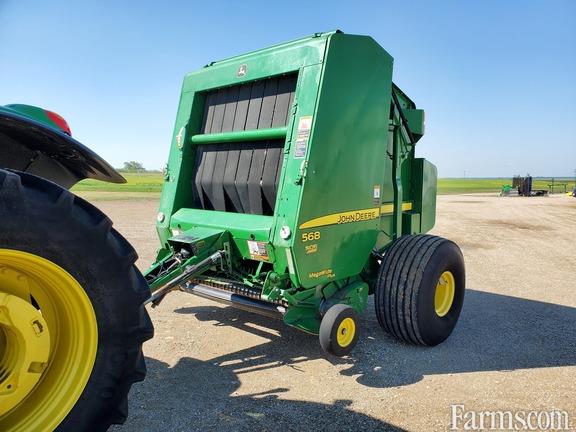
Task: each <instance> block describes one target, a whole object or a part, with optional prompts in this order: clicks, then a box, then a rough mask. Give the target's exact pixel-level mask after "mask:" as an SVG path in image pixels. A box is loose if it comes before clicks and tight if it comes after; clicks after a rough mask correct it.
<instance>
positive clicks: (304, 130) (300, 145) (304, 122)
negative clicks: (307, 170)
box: [294, 116, 312, 159]
mask: <svg viewBox="0 0 576 432" xmlns="http://www.w3.org/2000/svg"><path fill="white" fill-rule="evenodd" d="M311 128H312V116H304V117H300V120H299V121H298V133H297V135H296V145H295V150H294V159H304V158H305V157H306V152H307V150H308V138H310V129H311Z"/></svg>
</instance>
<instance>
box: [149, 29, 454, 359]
mask: <svg viewBox="0 0 576 432" xmlns="http://www.w3.org/2000/svg"><path fill="white" fill-rule="evenodd" d="M392 64H393V59H392V57H391V56H390V55H389V54H388V53H387V52H386V51H385V50H384V49H382V48H381V47H380V46H379V45H378V44H377V43H376V42H375V41H374V40H373V39H372V38H370V37H366V36H354V35H345V34H343V33H341V32H332V33H318V34H314V35H313V36H311V37H307V38H304V39H300V40H296V41H292V42H288V43H285V44H281V45H276V46H273V47H271V48H267V49H263V50H260V51H256V52H253V53H249V54H245V55H241V56H237V57H233V58H231V59H228V60H224V61H218V62H213V63H210V64H209V65H207V66H206V67H204V68H203V69H202V70H200V71H197V72H194V73H191V74H189V75H187V76H186V77H185V79H184V84H183V87H182V94H181V97H180V105H179V108H178V114H177V117H176V125H175V129H174V135H173V140H172V145H171V149H170V158H169V162H168V165H167V168H166V171H165V184H164V188H163V192H162V198H161V203H160V209H159V212H158V215H157V219H158V225H157V229H158V234H159V238H160V243H161V249H160V251H159V253H158V256H157V259H156V262H155V263H154V264H153V265H152V267H151V268H150V270H149V271H148V272H147V274H146V278H147V280H148V282H149V284H150V286H151V288H152V290H154V291H155V293H154V294H153V296H152V298H151V299H150V301H151V302H152V303H154V304H157V303H158V302H160V301H161V300H162V298H163V297H164V296H165V295H166V294H167V293H168V292H170V291H172V290H175V289H179V290H182V291H185V292H189V293H191V294H196V295H199V296H202V297H206V298H209V299H213V300H216V301H219V302H223V303H226V304H230V305H232V306H236V307H239V308H242V309H246V310H249V311H252V312H257V313H261V314H264V315H267V316H270V317H277V318H280V319H282V320H283V321H284V322H285V323H286V324H288V325H290V326H293V327H296V328H299V329H301V330H304V331H306V332H309V333H314V334H318V335H319V338H320V344H321V345H322V347H323V348H324V349H325V350H326V351H327V352H329V353H332V354H336V355H345V354H347V353H348V352H350V350H351V349H352V348H353V347H354V345H355V344H356V342H357V340H358V330H359V326H360V322H359V320H358V315H359V314H360V313H362V312H363V311H364V310H365V309H366V305H367V301H368V296H369V295H370V294H374V295H375V301H374V303H375V306H376V315H377V317H378V321H379V323H380V325H381V326H382V328H383V329H384V330H385V331H387V332H389V333H391V334H393V335H395V336H396V337H398V338H400V339H402V340H404V341H406V342H410V343H414V344H421V345H436V344H438V343H440V342H442V341H443V340H444V339H446V338H447V337H448V336H449V335H450V333H451V332H452V330H453V328H454V326H455V324H456V321H457V319H458V316H459V314H460V310H461V308H462V302H463V299H464V284H465V281H464V264H463V259H462V254H461V252H460V250H459V248H458V247H457V246H456V245H455V244H454V243H453V242H451V241H449V240H445V239H443V238H439V237H435V236H431V235H424V234H423V233H425V232H427V231H429V230H430V229H431V228H432V227H433V226H434V222H435V207H436V168H435V167H434V165H432V164H431V163H430V162H428V161H426V160H425V159H421V158H416V157H415V148H416V146H417V142H418V141H419V140H420V138H421V137H422V136H423V134H424V112H423V111H422V110H420V109H417V108H416V106H415V104H414V102H412V100H410V99H409V98H408V96H406V94H404V93H403V92H402V91H401V90H400V89H399V88H398V87H397V86H395V85H394V84H393V83H392Z"/></svg>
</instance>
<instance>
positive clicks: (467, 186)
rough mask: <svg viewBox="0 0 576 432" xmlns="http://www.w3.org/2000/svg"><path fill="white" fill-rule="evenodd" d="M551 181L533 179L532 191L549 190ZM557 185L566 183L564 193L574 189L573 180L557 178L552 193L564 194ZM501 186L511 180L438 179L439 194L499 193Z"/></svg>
mask: <svg viewBox="0 0 576 432" xmlns="http://www.w3.org/2000/svg"><path fill="white" fill-rule="evenodd" d="M550 183H551V180H550V179H548V178H546V179H540V178H534V179H533V180H532V189H543V190H549V188H548V184H550ZM558 183H567V184H568V185H567V187H566V191H567V192H568V191H571V190H572V188H573V187H574V179H568V178H557V179H556V180H555V184H556V186H555V187H554V193H557V192H564V187H560V186H558ZM503 185H512V179H511V178H441V179H438V193H439V194H443V195H445V194H465V193H480V192H486V193H497V192H500V190H501V189H502V186H503Z"/></svg>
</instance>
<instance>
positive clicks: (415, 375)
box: [96, 195, 576, 432]
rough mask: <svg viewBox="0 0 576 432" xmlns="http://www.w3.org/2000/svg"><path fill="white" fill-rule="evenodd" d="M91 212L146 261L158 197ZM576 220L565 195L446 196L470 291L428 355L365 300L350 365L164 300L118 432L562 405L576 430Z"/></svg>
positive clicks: (213, 308) (359, 423)
mask: <svg viewBox="0 0 576 432" xmlns="http://www.w3.org/2000/svg"><path fill="white" fill-rule="evenodd" d="M96 204H97V205H98V206H99V207H101V208H102V209H103V210H104V211H105V212H106V213H107V214H108V215H109V216H110V217H111V218H112V219H113V221H114V222H115V226H116V228H117V229H118V230H119V231H120V232H122V233H123V234H124V235H125V236H126V237H127V238H128V239H129V240H130V241H131V242H132V243H133V244H134V245H135V246H136V248H137V249H138V251H139V253H140V256H141V260H140V263H139V264H140V266H141V267H142V268H145V267H146V266H147V265H148V264H150V262H151V261H152V259H153V257H154V251H155V248H156V245H157V242H156V237H155V232H154V220H155V213H156V204H157V203H156V201H155V200H130V201H122V200H115V201H113V202H112V201H99V202H96ZM575 223H576V199H571V198H568V197H566V196H552V197H548V198H497V197H489V196H482V195H459V196H455V195H453V196H440V197H439V203H438V220H437V225H436V227H435V229H434V231H433V233H434V234H438V235H441V236H445V237H447V238H450V239H452V240H454V241H456V242H457V243H458V244H459V245H460V246H461V248H462V250H463V252H464V256H465V259H466V266H467V287H468V290H467V294H466V299H465V302H464V309H463V312H462V316H461V319H460V322H459V324H458V326H457V327H456V330H455V331H454V333H453V334H452V336H451V338H450V339H449V340H448V341H447V342H445V343H444V344H442V345H440V346H438V347H436V348H428V349H427V348H420V347H412V346H408V345H404V344H401V343H398V342H396V341H394V340H393V339H391V338H390V337H388V336H386V335H385V334H384V333H383V332H382V331H381V330H380V329H379V327H378V323H377V321H376V317H375V315H374V312H373V306H372V304H371V305H370V307H369V309H368V313H366V314H365V316H364V318H363V325H364V332H363V335H362V337H361V340H360V342H359V344H358V346H357V348H356V349H355V351H354V353H353V357H352V358H347V359H335V358H327V357H326V356H325V355H324V354H323V353H322V351H321V349H320V346H319V344H318V342H317V339H316V337H314V336H310V335H306V334H304V333H301V332H298V331H296V330H293V329H290V328H288V327H286V326H284V325H283V324H282V323H281V322H274V321H268V320H267V319H265V318H262V317H259V316H256V315H252V314H249V313H245V312H241V311H237V310H234V309H231V308H226V307H221V306H219V305H216V304H214V303H211V302H209V301H205V300H203V299H199V298H196V297H192V296H189V295H186V294H181V293H176V294H172V295H170V296H169V297H168V298H167V299H166V300H165V301H164V303H162V304H161V306H160V307H158V308H157V309H154V310H152V311H151V316H152V320H153V321H154V325H155V328H156V337H155V338H154V339H153V340H152V341H149V342H147V343H146V345H145V350H144V351H145V354H146V357H147V364H148V377H147V379H146V381H145V382H144V383H141V384H138V385H136V386H134V388H133V390H132V392H131V399H130V416H129V419H128V421H127V422H126V424H125V425H124V426H122V427H116V428H113V430H114V431H116V432H128V431H195V430H198V431H209V430H210V431H211V430H226V431H235V430H242V431H243V430H246V431H248V430H265V431H272V430H284V431H286V430H294V431H304V430H331V431H340V430H346V431H348V430H349V431H359V430H385V429H388V428H390V429H405V430H448V429H449V428H450V413H451V408H450V406H451V404H464V405H465V408H466V410H468V409H470V410H511V411H517V410H533V409H534V410H550V409H553V408H555V409H561V410H566V411H568V412H569V413H570V416H571V421H572V425H573V426H572V427H576V272H575V270H576V241H575Z"/></svg>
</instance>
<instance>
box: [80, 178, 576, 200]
mask: <svg viewBox="0 0 576 432" xmlns="http://www.w3.org/2000/svg"><path fill="white" fill-rule="evenodd" d="M123 176H124V177H125V178H126V180H127V181H128V183H126V184H114V183H103V182H100V181H97V180H83V181H81V182H80V183H78V184H77V185H76V186H74V188H72V191H73V192H75V193H78V194H79V195H82V196H85V197H87V198H98V197H100V198H106V199H114V198H116V199H120V198H121V199H137V198H142V197H146V196H147V195H146V194H151V195H150V196H149V197H150V198H152V197H155V196H157V195H159V194H160V192H161V191H162V183H163V181H164V179H163V177H162V174H161V173H158V172H153V173H123ZM549 183H550V179H539V178H538V179H534V181H533V185H532V188H533V189H545V190H548V184H549ZM558 183H568V186H567V191H571V190H572V188H573V187H574V179H567V178H563V179H562V178H557V179H556V184H558ZM510 184H512V179H511V178H441V179H438V193H439V194H465V193H479V192H485V193H497V192H499V191H500V190H501V189H502V186H503V185H510ZM563 191H564V189H563V188H560V187H559V186H557V187H556V188H555V192H563ZM116 193H121V194H116Z"/></svg>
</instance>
